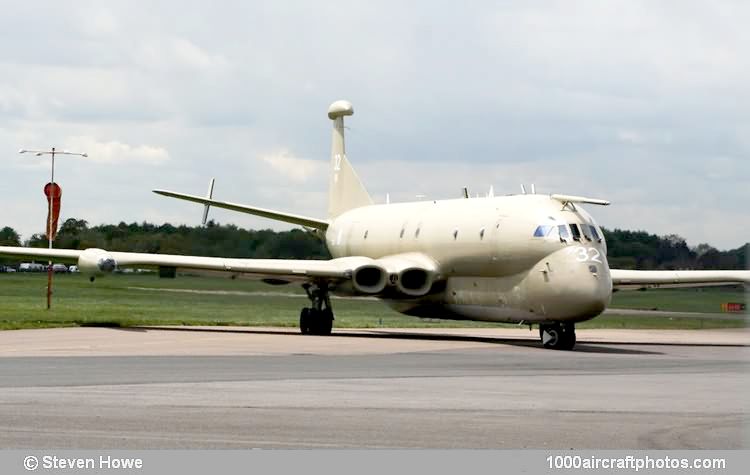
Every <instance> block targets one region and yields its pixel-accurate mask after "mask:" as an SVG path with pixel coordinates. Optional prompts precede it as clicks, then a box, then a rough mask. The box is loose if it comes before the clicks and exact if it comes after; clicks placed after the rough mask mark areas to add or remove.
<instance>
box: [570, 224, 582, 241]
mask: <svg viewBox="0 0 750 475" xmlns="http://www.w3.org/2000/svg"><path fill="white" fill-rule="evenodd" d="M570 232H571V233H573V239H575V240H576V241H580V240H581V230H580V229H578V225H577V224H575V223H570Z"/></svg>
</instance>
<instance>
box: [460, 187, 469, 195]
mask: <svg viewBox="0 0 750 475" xmlns="http://www.w3.org/2000/svg"><path fill="white" fill-rule="evenodd" d="M461 192H462V193H463V195H464V198H468V197H469V188H467V187H465V186H464V188H463V190H461Z"/></svg>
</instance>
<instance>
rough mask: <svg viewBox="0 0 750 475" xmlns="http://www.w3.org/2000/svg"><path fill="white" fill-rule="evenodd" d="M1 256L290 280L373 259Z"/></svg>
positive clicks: (340, 271) (15, 252)
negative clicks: (108, 262) (109, 262)
mask: <svg viewBox="0 0 750 475" xmlns="http://www.w3.org/2000/svg"><path fill="white" fill-rule="evenodd" d="M0 256H7V257H19V258H30V259H48V258H51V259H53V260H55V261H62V262H80V261H81V260H82V258H83V259H86V258H87V256H91V257H92V258H94V261H96V260H97V259H103V258H104V259H112V260H114V262H115V263H116V265H117V267H144V268H148V267H175V268H181V269H196V270H208V271H219V272H227V273H234V274H237V273H244V274H255V275H258V276H259V277H263V276H279V277H285V278H289V280H310V279H315V278H325V279H349V278H351V276H352V273H353V272H354V271H355V270H356V269H358V268H359V267H362V266H366V265H368V264H369V263H370V262H371V261H372V260H371V259H369V258H367V257H356V256H355V257H341V258H338V259H331V260H326V261H322V260H292V259H233V258H224V257H200V256H180V255H170V254H143V253H136V252H116V251H105V250H103V249H87V250H85V251H81V250H69V249H51V250H50V249H43V248H27V247H3V246H0Z"/></svg>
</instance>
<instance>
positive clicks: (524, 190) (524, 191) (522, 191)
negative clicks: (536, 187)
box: [521, 183, 526, 195]
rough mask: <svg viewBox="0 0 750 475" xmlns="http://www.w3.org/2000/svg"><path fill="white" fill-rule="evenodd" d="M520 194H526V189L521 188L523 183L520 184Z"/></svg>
mask: <svg viewBox="0 0 750 475" xmlns="http://www.w3.org/2000/svg"><path fill="white" fill-rule="evenodd" d="M521 193H523V194H524V195H525V194H526V187H525V186H523V183H521Z"/></svg>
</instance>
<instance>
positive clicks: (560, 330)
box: [539, 323, 576, 350]
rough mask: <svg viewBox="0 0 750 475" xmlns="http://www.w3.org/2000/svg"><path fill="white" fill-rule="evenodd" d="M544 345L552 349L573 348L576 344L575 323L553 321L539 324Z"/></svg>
mask: <svg viewBox="0 0 750 475" xmlns="http://www.w3.org/2000/svg"><path fill="white" fill-rule="evenodd" d="M539 337H540V338H541V340H542V346H544V347H545V348H548V349H552V350H572V349H573V347H574V346H575V344H576V332H575V325H573V324H572V323H551V324H541V325H539Z"/></svg>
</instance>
